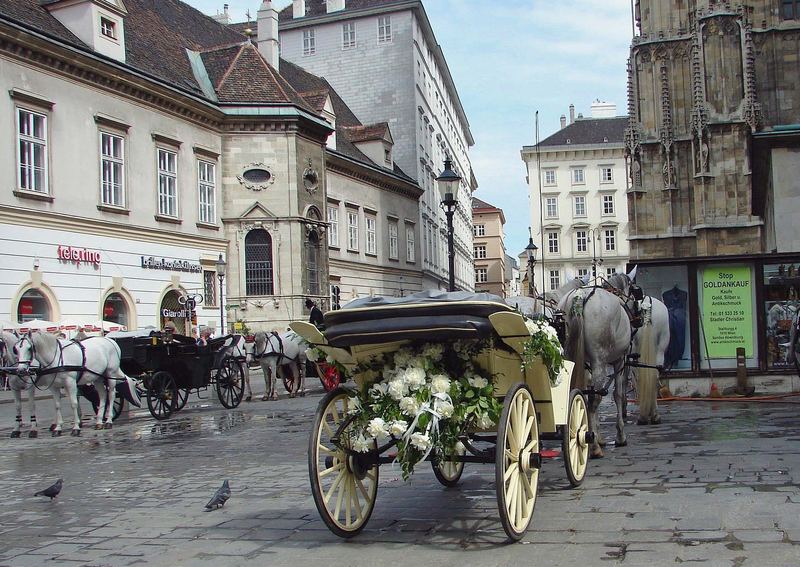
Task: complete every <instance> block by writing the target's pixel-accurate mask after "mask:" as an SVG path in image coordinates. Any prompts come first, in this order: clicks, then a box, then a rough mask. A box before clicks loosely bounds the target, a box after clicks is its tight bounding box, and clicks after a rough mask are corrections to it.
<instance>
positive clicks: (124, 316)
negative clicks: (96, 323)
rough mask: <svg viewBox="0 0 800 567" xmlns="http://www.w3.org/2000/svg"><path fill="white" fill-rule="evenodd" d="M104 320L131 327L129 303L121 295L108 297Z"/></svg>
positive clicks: (104, 309) (104, 307)
mask: <svg viewBox="0 0 800 567" xmlns="http://www.w3.org/2000/svg"><path fill="white" fill-rule="evenodd" d="M103 320H104V321H111V322H112V323H118V324H120V325H125V326H126V327H128V328H130V327H131V324H130V320H131V314H130V312H129V310H128V302H127V301H125V298H124V297H123V296H122V294H121V293H117V292H114V293H109V294H108V295H107V296H106V300H105V301H104V302H103Z"/></svg>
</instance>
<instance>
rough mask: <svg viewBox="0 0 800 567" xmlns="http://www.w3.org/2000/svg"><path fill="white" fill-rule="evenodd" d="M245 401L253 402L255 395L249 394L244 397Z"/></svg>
mask: <svg viewBox="0 0 800 567" xmlns="http://www.w3.org/2000/svg"><path fill="white" fill-rule="evenodd" d="M244 401H246V402H252V401H253V396H247V397H246V398H245V399H244Z"/></svg>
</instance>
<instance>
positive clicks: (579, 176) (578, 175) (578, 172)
mask: <svg viewBox="0 0 800 567" xmlns="http://www.w3.org/2000/svg"><path fill="white" fill-rule="evenodd" d="M584 183H585V180H584V175H583V168H576V169H573V170H572V184H573V185H583V184H584Z"/></svg>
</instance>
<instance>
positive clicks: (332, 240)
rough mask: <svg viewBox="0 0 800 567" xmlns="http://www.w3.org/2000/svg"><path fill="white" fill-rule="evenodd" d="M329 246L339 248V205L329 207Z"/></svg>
mask: <svg viewBox="0 0 800 567" xmlns="http://www.w3.org/2000/svg"><path fill="white" fill-rule="evenodd" d="M328 223H330V228H329V229H328V246H332V247H333V248H338V247H339V207H338V205H332V204H329V205H328Z"/></svg>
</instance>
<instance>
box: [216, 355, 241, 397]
mask: <svg viewBox="0 0 800 567" xmlns="http://www.w3.org/2000/svg"><path fill="white" fill-rule="evenodd" d="M216 383H217V397H218V398H219V401H220V403H221V404H222V405H223V406H225V407H226V408H228V409H233V408H235V407H238V406H239V404H240V403H242V398H243V397H244V368H243V367H242V364H241V363H240V362H239V361H237V360H236V359H235V358H226V359H225V360H223V361H222V364H221V365H220V367H219V370H217V376H216Z"/></svg>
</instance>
